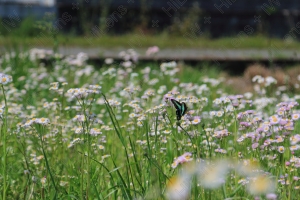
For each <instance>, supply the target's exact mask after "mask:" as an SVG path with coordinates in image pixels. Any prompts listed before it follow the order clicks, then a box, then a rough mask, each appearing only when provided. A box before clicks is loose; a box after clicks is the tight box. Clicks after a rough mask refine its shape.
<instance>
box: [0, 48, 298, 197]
mask: <svg viewBox="0 0 300 200" xmlns="http://www.w3.org/2000/svg"><path fill="white" fill-rule="evenodd" d="M128 52H130V53H131V54H130V55H131V56H132V55H134V52H132V51H128ZM128 52H127V53H128ZM39 58H43V59H44V60H48V61H49V62H50V63H51V64H52V66H53V67H52V68H50V66H47V65H46V66H45V64H43V63H41V60H40V59H39ZM124 62H125V61H124ZM127 64H128V63H127ZM131 64H132V65H125V64H124V63H122V64H120V63H117V62H113V63H112V64H109V65H107V64H104V65H103V66H101V68H100V69H99V68H98V69H96V68H94V67H93V66H90V65H88V64H87V63H86V60H85V59H84V55H82V54H81V55H78V56H75V57H67V58H63V59H59V58H57V57H55V55H54V54H53V53H49V52H47V51H43V50H31V51H30V52H22V53H17V54H10V55H6V56H5V57H3V60H2V64H1V66H0V67H1V71H2V72H3V73H5V74H10V75H11V76H12V78H13V81H12V82H11V83H7V84H3V85H1V90H2V94H1V100H2V102H1V103H2V105H5V110H4V111H3V112H1V118H0V119H1V145H0V146H1V147H2V148H1V149H0V156H1V174H0V178H1V180H2V181H1V182H0V190H1V194H2V197H3V199H115V200H117V199H166V198H167V197H168V195H172V194H175V195H178V196H180V195H184V192H185V191H188V193H187V194H188V196H185V198H182V199H253V198H254V197H257V196H260V197H261V198H262V199H266V196H265V194H266V193H267V191H268V192H272V193H275V194H276V195H277V196H278V198H279V199H284V200H285V199H286V200H288V199H293V196H297V194H298V192H297V190H296V189H295V188H296V187H298V183H297V182H296V181H293V179H295V177H298V174H299V169H298V168H297V167H295V165H294V164H293V163H292V164H290V165H289V164H288V163H287V162H292V161H291V160H293V156H296V157H298V156H299V152H298V151H296V150H295V151H292V150H291V149H290V148H291V147H292V146H291V143H290V141H291V139H293V137H292V136H293V135H296V134H297V133H298V131H299V123H298V121H297V120H296V118H295V116H293V114H297V113H298V111H297V109H298V106H297V103H295V101H294V100H293V98H299V97H297V96H295V95H294V94H289V93H288V92H285V91H284V90H283V89H282V88H280V89H278V88H277V87H276V85H275V82H272V81H273V80H271V81H270V80H269V79H268V80H269V82H268V81H266V80H267V79H263V78H262V77H260V79H259V82H258V86H257V88H256V91H257V93H252V97H250V98H248V97H247V98H246V97H241V96H235V95H230V93H229V92H230V91H232V90H229V89H228V88H227V87H226V86H225V85H224V82H223V79H222V78H221V77H220V69H219V68H217V67H214V66H209V65H205V66H200V67H199V68H198V69H195V68H192V67H189V66H186V65H184V64H180V63H179V64H178V63H175V62H169V63H162V64H161V65H160V64H158V63H155V62H152V63H148V64H147V65H140V64H138V63H131ZM125 66H126V67H125ZM1 76H3V75H2V74H1ZM0 80H1V83H2V82H3V81H4V79H3V77H1V79H0ZM98 84H99V85H98ZM295 89H296V88H295ZM274 91H276V92H274ZM245 96H246V95H245ZM281 96H283V97H284V98H285V99H288V98H289V99H288V100H289V101H288V105H289V111H286V112H285V113H284V114H283V115H284V116H281V115H280V116H281V119H282V120H286V119H285V118H284V117H285V116H286V117H287V118H288V120H289V121H288V123H290V122H293V125H291V124H290V126H292V127H293V129H292V128H291V127H290V126H285V125H284V123H285V122H282V124H283V125H280V124H278V123H277V124H276V122H275V124H273V125H270V124H269V123H270V122H272V120H273V118H275V119H276V117H278V116H275V115H274V113H277V112H278V109H279V107H280V106H276V104H277V103H280V102H281V101H282V99H281ZM171 97H172V98H175V99H177V100H178V101H179V102H185V103H186V104H187V107H188V113H185V112H184V113H183V114H184V116H183V117H182V118H181V120H180V121H179V120H177V119H176V114H175V108H174V106H172V104H171V103H170V102H169V100H168V98H171ZM225 97H228V98H225ZM250 99H251V100H253V101H251V100H250ZM291 102H292V103H291ZM284 104H286V103H284ZM2 108H3V107H1V109H2ZM1 111H2V110H1ZM252 111H253V112H254V114H251V113H252ZM212 113H214V114H212ZM245 113H250V114H245ZM241 115H242V117H241ZM291 116H293V118H294V119H293V121H291ZM197 117H201V120H200V118H197ZM255 117H261V120H257V121H256V122H253V121H252V120H254V118H255ZM272 117H273V118H272ZM197 119H198V121H197ZM48 120H49V122H48ZM200 121H201V123H200ZM246 121H247V122H248V121H249V123H250V122H251V123H252V124H251V126H248V127H247V126H246V125H245V126H243V125H242V124H241V122H246ZM266 125H267V126H268V127H267V128H270V129H269V130H270V131H266V132H264V133H262V131H259V128H262V127H263V128H266V127H265V126H266ZM277 128H278V129H277ZM255 130H257V132H255ZM247 134H248V136H247V137H246V135H247ZM242 137H244V138H242ZM253 137H254V139H253ZM241 138H242V139H243V141H239V140H241ZM272 141H273V142H272ZM275 141H276V142H275ZM255 142H257V143H258V144H257V145H259V146H258V148H254V147H253V146H252V145H253V143H255ZM266 142H270V144H268V145H266V144H265V143H266ZM264 145H265V146H264ZM282 148H284V150H283V151H282ZM184 153H188V154H184ZM183 155H185V156H183ZM179 158H180V159H179ZM178 159H179V160H178ZM177 160H178V161H177ZM191 160H193V161H195V163H196V164H195V167H191V166H192V165H189V164H191V163H193V162H192V161H191ZM204 160H205V161H204ZM184 162H186V163H184ZM245 163H246V164H245ZM296 164H298V163H296ZM219 165H220V166H221V167H219ZM244 165H245V166H246V167H245V168H243V167H242V166H244ZM253 166H254V167H253ZM229 167H230V169H231V171H230V172H229V171H227V169H228V168H229ZM196 169H197V170H196ZM204 169H205V170H206V171H205V170H204ZM223 169H225V171H226V173H225V172H223ZM202 170H203V171H202ZM240 171H244V172H243V173H240ZM211 172H213V173H211ZM195 174H197V175H195ZM253 174H255V175H257V174H258V175H262V176H254V175H253ZM186 175H188V176H186ZM206 175H207V176H206ZM283 176H284V177H283ZM253 179H255V180H258V181H260V182H258V183H257V184H259V183H260V184H261V183H265V184H264V185H263V184H262V185H260V186H261V188H258V187H255V185H253ZM178 180H181V182H180V181H179V182H176V181H178ZM220 180H221V182H220ZM270 180H272V181H273V182H276V183H277V182H278V186H274V185H273V184H272V183H270ZM284 180H285V181H287V180H289V181H290V185H286V184H283V183H282V182H283V181H284ZM3 181H4V182H3ZM205 181H206V182H205ZM247 181H248V183H247ZM175 183H178V185H177V187H175V189H182V191H181V190H179V191H180V192H178V190H177V191H176V190H172V189H174V185H175ZM216 183H217V186H215V184H216ZM220 183H221V184H220ZM268 184H270V187H271V189H270V188H267V187H264V186H265V185H268ZM175 186H176V185H175ZM264 188H266V189H264ZM172 192H173V193H172ZM169 199H174V198H171V197H170V198H169Z"/></svg>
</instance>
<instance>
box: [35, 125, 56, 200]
mask: <svg viewBox="0 0 300 200" xmlns="http://www.w3.org/2000/svg"><path fill="white" fill-rule="evenodd" d="M39 135H40V140H41V147H42V152H43V155H44V158H45V163H46V167H47V171H48V173H49V174H50V178H51V182H52V184H53V187H54V189H55V195H54V197H53V199H56V195H57V188H56V184H55V180H54V177H53V175H52V173H51V170H50V166H49V162H48V159H47V155H46V152H45V149H44V142H43V138H42V133H41V132H40V131H39Z"/></svg>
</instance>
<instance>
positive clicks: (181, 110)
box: [171, 99, 187, 121]
mask: <svg viewBox="0 0 300 200" xmlns="http://www.w3.org/2000/svg"><path fill="white" fill-rule="evenodd" d="M171 101H172V103H173V104H174V106H175V108H176V117H177V120H178V121H179V120H180V119H181V117H182V116H183V115H185V113H186V112H187V106H186V104H185V103H184V102H182V103H180V102H179V101H176V100H175V99H171Z"/></svg>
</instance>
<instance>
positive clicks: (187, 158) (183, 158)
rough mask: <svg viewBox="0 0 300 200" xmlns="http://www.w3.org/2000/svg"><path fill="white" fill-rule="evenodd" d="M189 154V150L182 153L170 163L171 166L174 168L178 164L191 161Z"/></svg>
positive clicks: (190, 154)
mask: <svg viewBox="0 0 300 200" xmlns="http://www.w3.org/2000/svg"><path fill="white" fill-rule="evenodd" d="M191 156H192V153H190V152H186V153H184V154H183V155H181V156H179V157H178V158H176V159H175V160H174V162H173V163H172V168H176V167H177V165H178V164H182V163H185V162H190V161H192V160H193V158H192V157H191Z"/></svg>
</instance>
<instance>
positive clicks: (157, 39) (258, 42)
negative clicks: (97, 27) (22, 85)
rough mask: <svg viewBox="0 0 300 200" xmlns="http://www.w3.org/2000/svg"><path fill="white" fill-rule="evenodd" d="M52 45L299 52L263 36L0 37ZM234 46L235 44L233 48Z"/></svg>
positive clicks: (295, 45)
mask: <svg viewBox="0 0 300 200" xmlns="http://www.w3.org/2000/svg"><path fill="white" fill-rule="evenodd" d="M54 43H57V44H60V45H61V46H69V47H72V46H81V47H106V48H114V47H124V48H132V47H134V48H148V47H150V46H154V45H157V46H159V47H160V48H208V49H249V48H251V49H252V48H254V49H269V48H272V49H274V48H276V49H299V48H300V43H299V42H298V41H293V42H286V41H284V40H281V39H276V38H268V37H265V36H251V37H243V38H238V39H237V38H236V37H228V38H219V39H209V38H205V37H199V38H196V39H189V38H186V37H183V36H182V37H181V36H170V35H167V34H160V35H154V36H151V35H143V34H141V33H137V34H134V33H133V34H127V35H121V36H116V35H104V36H101V37H88V39H86V38H84V37H75V36H68V35H58V36H57V39H56V40H54V39H53V37H51V36H39V35H38V36H36V37H22V36H9V35H8V36H2V37H1V36H0V46H6V47H7V46H9V47H12V46H30V47H34V46H42V47H43V46H45V47H52V46H53V44H54ZM237 44H238V45H237Z"/></svg>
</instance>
